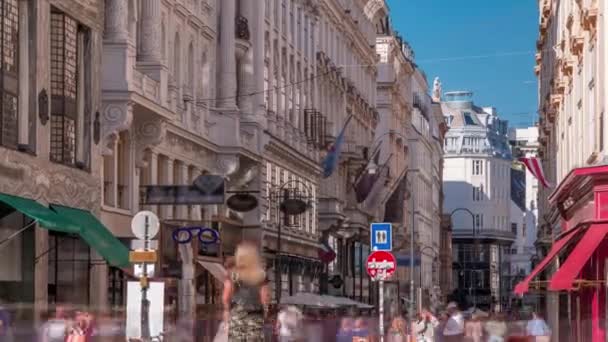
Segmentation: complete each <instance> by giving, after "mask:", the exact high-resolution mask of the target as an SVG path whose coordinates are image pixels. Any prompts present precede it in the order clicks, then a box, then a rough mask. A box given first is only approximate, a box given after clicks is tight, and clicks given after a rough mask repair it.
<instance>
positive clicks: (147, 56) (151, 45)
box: [114, 0, 161, 63]
mask: <svg viewBox="0 0 608 342" xmlns="http://www.w3.org/2000/svg"><path fill="white" fill-rule="evenodd" d="M114 1H116V0H114ZM118 1H124V0H118ZM124 2H126V1H124ZM160 25H161V22H160V1H158V0H152V1H142V2H141V33H140V34H141V37H142V39H141V48H140V60H142V61H145V62H155V63H160V59H161V48H160V44H161V41H160Z"/></svg>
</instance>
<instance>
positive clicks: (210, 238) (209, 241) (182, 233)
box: [172, 227, 220, 245]
mask: <svg viewBox="0 0 608 342" xmlns="http://www.w3.org/2000/svg"><path fill="white" fill-rule="evenodd" d="M193 234H197V235H198V241H199V242H200V243H201V245H216V244H219V243H220V233H219V232H218V231H217V230H215V229H213V228H207V227H182V228H177V229H175V230H174V231H173V234H172V235H173V241H175V242H177V243H180V244H187V243H190V242H191V241H192V236H193Z"/></svg>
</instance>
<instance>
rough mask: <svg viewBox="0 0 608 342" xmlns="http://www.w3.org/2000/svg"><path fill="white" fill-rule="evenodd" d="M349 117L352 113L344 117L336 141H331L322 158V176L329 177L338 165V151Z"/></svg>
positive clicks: (342, 141) (340, 149)
mask: <svg viewBox="0 0 608 342" xmlns="http://www.w3.org/2000/svg"><path fill="white" fill-rule="evenodd" d="M350 119H352V115H350V116H349V117H348V118H346V122H345V123H344V126H343V127H342V130H341V131H340V134H338V137H337V138H336V141H335V142H334V143H333V145H331V147H330V148H329V151H328V152H327V155H326V156H325V158H324V159H323V162H322V167H323V178H329V177H330V176H331V175H332V174H333V173H334V171H335V170H336V167H337V166H338V162H339V161H340V153H341V152H342V145H343V144H344V133H345V132H346V127H347V126H348V123H349V122H350Z"/></svg>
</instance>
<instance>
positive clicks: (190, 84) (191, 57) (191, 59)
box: [187, 42, 194, 91]
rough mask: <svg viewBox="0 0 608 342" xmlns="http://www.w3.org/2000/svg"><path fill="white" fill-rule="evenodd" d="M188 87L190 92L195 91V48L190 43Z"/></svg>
mask: <svg viewBox="0 0 608 342" xmlns="http://www.w3.org/2000/svg"><path fill="white" fill-rule="evenodd" d="M187 81H188V87H189V88H190V91H193V90H194V46H193V45H192V42H190V46H188V75H187Z"/></svg>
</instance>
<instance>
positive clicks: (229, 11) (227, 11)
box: [217, 0, 237, 109]
mask: <svg viewBox="0 0 608 342" xmlns="http://www.w3.org/2000/svg"><path fill="white" fill-rule="evenodd" d="M235 1H236V0H222V2H221V10H220V11H221V17H220V63H219V68H220V75H219V77H220V84H219V89H218V103H217V107H220V108H226V109H235V108H236V98H235V96H236V89H237V85H236V48H235V28H234V23H235V13H236V4H235Z"/></svg>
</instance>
